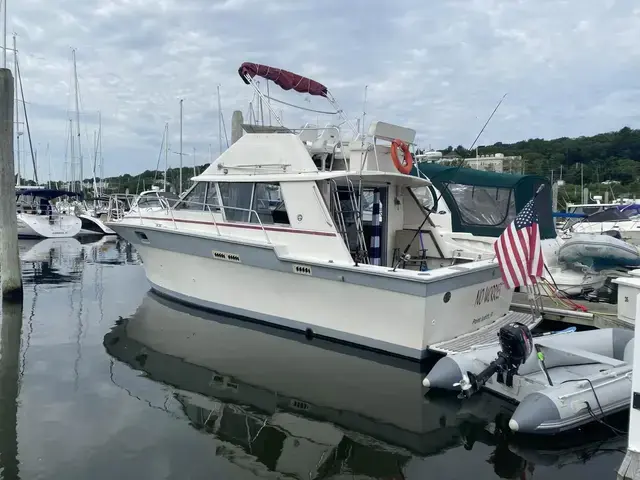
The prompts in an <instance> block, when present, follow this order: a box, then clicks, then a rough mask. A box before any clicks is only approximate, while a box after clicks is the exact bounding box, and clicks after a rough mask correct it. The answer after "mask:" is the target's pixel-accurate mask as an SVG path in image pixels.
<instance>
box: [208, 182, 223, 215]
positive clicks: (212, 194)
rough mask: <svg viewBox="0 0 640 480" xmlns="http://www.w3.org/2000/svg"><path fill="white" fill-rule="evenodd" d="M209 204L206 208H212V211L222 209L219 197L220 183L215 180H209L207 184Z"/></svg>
mask: <svg viewBox="0 0 640 480" xmlns="http://www.w3.org/2000/svg"><path fill="white" fill-rule="evenodd" d="M206 203H207V206H206V207H205V210H211V211H212V212H218V211H220V200H219V198H218V184H217V183H215V182H209V185H208V186H207V200H206Z"/></svg>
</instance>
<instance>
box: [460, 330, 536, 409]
mask: <svg viewBox="0 0 640 480" xmlns="http://www.w3.org/2000/svg"><path fill="white" fill-rule="evenodd" d="M498 340H499V342H500V352H498V358H496V359H495V360H494V361H493V362H491V363H490V364H489V366H488V367H487V368H485V369H484V370H483V371H482V372H480V373H479V374H478V375H474V374H473V373H471V372H467V375H466V378H463V379H462V380H461V381H460V383H459V384H457V385H459V386H460V389H461V390H462V392H461V394H460V397H461V398H464V397H466V398H469V397H470V396H471V395H473V394H474V393H476V392H477V391H478V390H479V389H480V387H482V386H483V385H484V384H485V383H486V382H487V380H489V379H490V378H491V377H492V376H493V374H494V373H497V374H498V377H497V380H498V383H504V384H505V385H506V386H507V387H512V386H513V376H514V375H515V374H517V373H518V369H519V368H520V366H521V365H522V364H523V363H524V362H526V360H527V358H529V355H531V352H532V351H533V337H532V335H531V330H529V327H527V326H526V325H524V324H523V323H520V322H514V323H510V324H508V325H505V326H504V327H502V328H501V329H500V331H499V332H498ZM505 375H506V381H505Z"/></svg>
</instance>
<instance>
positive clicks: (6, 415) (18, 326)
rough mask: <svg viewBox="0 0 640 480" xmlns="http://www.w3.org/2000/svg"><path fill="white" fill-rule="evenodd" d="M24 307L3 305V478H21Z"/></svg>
mask: <svg viewBox="0 0 640 480" xmlns="http://www.w3.org/2000/svg"><path fill="white" fill-rule="evenodd" d="M21 336H22V304H21V303H15V302H2V328H1V329H0V348H2V355H0V418H1V419H2V422H0V468H2V477H3V478H20V462H19V461H18V425H17V424H18V392H19V391H20V338H21Z"/></svg>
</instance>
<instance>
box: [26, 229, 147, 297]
mask: <svg viewBox="0 0 640 480" xmlns="http://www.w3.org/2000/svg"><path fill="white" fill-rule="evenodd" d="M18 246H19V249H20V260H21V262H22V273H23V281H24V283H25V284H32V283H34V284H40V283H42V284H49V285H55V284H59V285H65V284H69V283H76V282H79V281H80V279H81V277H82V272H83V271H84V270H85V266H86V265H87V264H104V265H129V264H130V265H137V264H139V263H140V259H139V257H138V254H137V252H136V251H135V249H133V247H132V246H131V244H130V243H128V242H126V241H125V240H122V239H120V238H118V237H114V236H105V237H101V238H100V239H99V240H98V241H94V242H91V243H86V239H85V241H84V243H81V242H80V241H78V240H77V239H75V238H46V239H44V240H20V241H19V242H18Z"/></svg>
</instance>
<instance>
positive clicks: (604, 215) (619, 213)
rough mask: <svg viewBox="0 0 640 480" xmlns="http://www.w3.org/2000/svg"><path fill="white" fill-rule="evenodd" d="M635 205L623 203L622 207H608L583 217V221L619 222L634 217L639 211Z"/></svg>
mask: <svg viewBox="0 0 640 480" xmlns="http://www.w3.org/2000/svg"><path fill="white" fill-rule="evenodd" d="M629 207H635V205H625V206H623V207H610V208H606V209H604V210H601V211H599V212H596V213H593V214H591V215H589V216H588V217H587V218H585V219H584V220H583V221H584V222H589V223H600V222H621V221H625V220H633V219H635V218H636V217H637V216H638V214H639V212H638V209H637V208H629Z"/></svg>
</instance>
